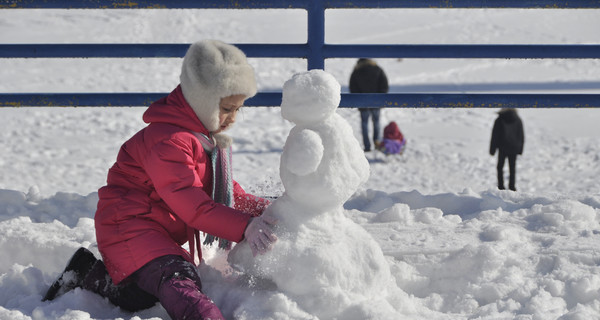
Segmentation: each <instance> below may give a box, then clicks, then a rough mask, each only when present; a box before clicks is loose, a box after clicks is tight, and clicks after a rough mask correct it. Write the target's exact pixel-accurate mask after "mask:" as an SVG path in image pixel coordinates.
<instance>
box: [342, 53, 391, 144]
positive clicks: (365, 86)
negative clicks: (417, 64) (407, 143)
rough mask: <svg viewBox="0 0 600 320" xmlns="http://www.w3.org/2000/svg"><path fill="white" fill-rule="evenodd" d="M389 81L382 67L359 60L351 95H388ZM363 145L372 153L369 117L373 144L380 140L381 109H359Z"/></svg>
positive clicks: (362, 59)
mask: <svg viewBox="0 0 600 320" xmlns="http://www.w3.org/2000/svg"><path fill="white" fill-rule="evenodd" d="M388 89H389V86H388V79H387V77H386V75H385V72H384V71H383V69H381V67H379V66H378V65H377V63H375V61H373V60H371V59H366V58H361V59H358V61H357V62H356V65H355V66H354V70H353V71H352V74H351V75H350V93H387V92H388ZM358 110H359V111H360V121H361V130H362V136H363V145H364V148H365V149H364V150H365V152H367V151H371V141H370V139H369V117H371V120H372V122H373V142H374V143H375V144H377V141H378V140H379V131H380V126H379V114H380V110H381V108H359V109H358Z"/></svg>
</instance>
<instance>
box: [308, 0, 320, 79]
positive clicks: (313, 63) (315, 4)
mask: <svg viewBox="0 0 600 320" xmlns="http://www.w3.org/2000/svg"><path fill="white" fill-rule="evenodd" d="M306 11H307V13H308V39H307V43H308V48H309V53H308V57H306V59H307V60H308V61H307V69H308V70H311V69H325V56H324V55H323V47H324V46H325V6H324V4H323V0H314V1H310V3H309V5H308V7H307V10H306Z"/></svg>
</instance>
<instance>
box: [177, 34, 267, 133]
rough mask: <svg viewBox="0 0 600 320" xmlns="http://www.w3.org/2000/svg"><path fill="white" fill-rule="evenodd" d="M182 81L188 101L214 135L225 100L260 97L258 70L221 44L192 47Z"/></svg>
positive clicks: (234, 49)
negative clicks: (237, 97) (234, 97)
mask: <svg viewBox="0 0 600 320" xmlns="http://www.w3.org/2000/svg"><path fill="white" fill-rule="evenodd" d="M179 79H180V82H181V89H182V91H183V96H184V97H185V100H186V101H187V102H188V103H189V104H190V106H191V107H192V109H193V110H194V112H195V113H196V115H197V116H198V119H200V121H201V122H202V124H203V125H204V126H205V127H206V129H208V131H210V132H212V131H216V130H217V129H218V128H219V102H220V100H221V98H225V97H228V96H232V95H238V94H241V95H244V96H246V98H250V97H252V96H254V95H255V94H256V80H255V78H254V69H253V68H252V66H251V65H250V64H248V61H247V60H246V55H245V54H244V53H243V52H242V51H241V50H240V49H238V48H237V47H235V46H233V45H230V44H227V43H224V42H221V41H218V40H204V41H199V42H196V43H194V44H192V45H191V46H190V48H189V49H188V51H187V53H186V54H185V57H184V58H183V65H182V68H181V76H180V77H179Z"/></svg>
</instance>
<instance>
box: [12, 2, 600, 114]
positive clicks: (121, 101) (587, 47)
mask: <svg viewBox="0 0 600 320" xmlns="http://www.w3.org/2000/svg"><path fill="white" fill-rule="evenodd" d="M34 8H42V9H48V8H54V9H180V8H198V9H267V8H274V9H305V10H306V11H307V13H308V14H307V20H308V24H307V25H308V39H307V42H306V43H303V44H236V46H238V47H239V48H240V49H241V50H242V51H244V52H245V53H246V55H248V56H249V57H255V58H304V59H306V60H307V68H308V69H323V68H324V65H325V59H328V58H360V57H370V58H459V59H473V58H501V59H510V58H515V59H531V58H537V59H600V44H570V45H545V44H538V45H533V44H517V45H510V44H486V45H478V44H465V45H452V44H449V45H448V44H426V45H421V44H390V45H377V44H374V45H356V44H326V43H325V22H324V21H325V9H330V8H336V9H350V8H552V9H554V8H565V9H566V8H595V9H598V8H600V0H554V1H552V0H550V1H548V0H547V1H541V0H538V1H535V0H502V1H501V0H495V1H494V0H354V1H347V0H262V1H261V0H137V1H123V0H77V1H72V0H0V9H34ZM188 47H189V44H156V43H149V44H111V43H108V44H107V43H97V44H0V58H158V57H161V58H176V57H177V58H179V57H183V56H184V55H185V52H186V50H187V48H188ZM598 89H599V90H600V88H598ZM165 94H166V93H19V94H17V93H0V107H18V106H147V105H148V104H150V103H152V102H153V101H155V100H157V99H158V98H160V97H162V96H164V95H165ZM280 103H281V93H276V92H259V93H258V94H257V95H256V96H255V97H254V98H252V99H249V100H248V101H247V105H249V106H278V105H279V104H280ZM341 106H342V107H380V106H385V107H390V108H394V107H411V108H416V107H419V108H420V107H435V108H445V107H452V108H461V107H477V108H498V107H518V108H530V107H531V108H533V107H544V108H555V107H557V108H562V107H600V95H598V94H400V93H397V94H395V93H389V94H343V95H342V102H341Z"/></svg>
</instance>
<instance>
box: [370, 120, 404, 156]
mask: <svg viewBox="0 0 600 320" xmlns="http://www.w3.org/2000/svg"><path fill="white" fill-rule="evenodd" d="M404 146H406V139H404V135H403V134H402V132H401V131H400V128H398V124H396V122H394V121H392V122H390V123H389V124H388V125H387V126H385V128H384V129H383V140H381V141H379V142H378V143H377V145H376V147H377V150H379V151H381V152H383V153H385V154H386V155H390V154H402V152H404Z"/></svg>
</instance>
